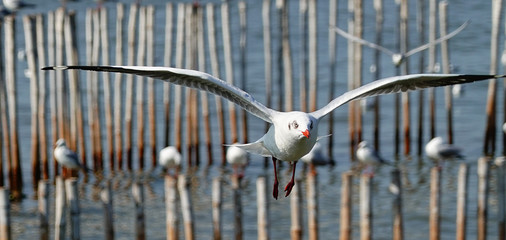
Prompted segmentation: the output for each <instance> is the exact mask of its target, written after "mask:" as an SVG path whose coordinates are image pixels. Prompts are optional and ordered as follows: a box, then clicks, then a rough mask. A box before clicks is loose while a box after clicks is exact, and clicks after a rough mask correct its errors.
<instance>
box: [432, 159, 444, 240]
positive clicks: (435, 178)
mask: <svg viewBox="0 0 506 240" xmlns="http://www.w3.org/2000/svg"><path fill="white" fill-rule="evenodd" d="M439 209H441V174H440V170H439V167H437V166H436V167H432V168H431V170H430V207H429V225H430V231H429V236H430V239H431V240H438V239H440V222H439V218H440V217H439Z"/></svg>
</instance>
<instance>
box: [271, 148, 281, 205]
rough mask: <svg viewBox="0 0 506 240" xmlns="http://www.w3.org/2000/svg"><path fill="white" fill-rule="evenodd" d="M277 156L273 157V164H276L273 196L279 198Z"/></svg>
mask: <svg viewBox="0 0 506 240" xmlns="http://www.w3.org/2000/svg"><path fill="white" fill-rule="evenodd" d="M276 160H277V159H276V158H275V157H272V164H273V165H274V185H273V186H272V196H273V197H274V199H276V200H277V199H278V185H279V182H278V171H277V169H276Z"/></svg>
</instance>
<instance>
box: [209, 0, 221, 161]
mask: <svg viewBox="0 0 506 240" xmlns="http://www.w3.org/2000/svg"><path fill="white" fill-rule="evenodd" d="M206 13H207V32H208V44H209V60H210V62H211V70H212V73H213V75H214V76H216V77H220V68H219V65H218V53H217V52H218V51H217V49H216V29H215V24H214V22H215V19H214V5H213V4H211V3H208V4H207V5H206ZM214 101H215V103H216V117H217V120H218V127H219V129H220V146H221V165H225V163H226V158H225V154H226V148H225V143H226V134H225V117H224V116H223V103H222V99H221V98H220V97H218V96H215V98H214Z"/></svg>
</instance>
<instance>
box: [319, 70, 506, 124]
mask: <svg viewBox="0 0 506 240" xmlns="http://www.w3.org/2000/svg"><path fill="white" fill-rule="evenodd" d="M502 77H504V75H502V76H498V75H464V74H412V75H404V76H396V77H389V78H384V79H380V80H377V81H374V82H371V83H369V84H366V85H364V86H361V87H359V88H356V89H353V90H351V91H348V92H346V93H344V94H343V95H341V96H339V97H337V98H335V99H334V100H332V101H331V102H330V103H328V104H327V105H326V106H324V107H323V108H321V109H319V110H317V111H315V112H312V113H311V115H313V116H314V117H315V118H317V119H319V118H321V117H323V116H325V115H327V114H328V113H329V112H331V111H332V110H334V109H336V108H337V107H339V106H341V105H343V104H345V103H347V102H349V101H351V100H356V99H361V98H365V97H369V96H375V95H381V94H388V93H397V92H406V91H409V90H416V89H422V88H429V87H439V86H446V85H452V84H459V83H469V82H474V81H480V80H486V79H490V78H502Z"/></svg>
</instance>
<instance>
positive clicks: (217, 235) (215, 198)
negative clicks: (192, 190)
mask: <svg viewBox="0 0 506 240" xmlns="http://www.w3.org/2000/svg"><path fill="white" fill-rule="evenodd" d="M207 6H209V5H207ZM212 186H213V187H212V209H213V210H212V212H213V239H214V240H220V239H221V204H222V201H221V197H222V193H221V179H220V178H219V177H216V178H214V179H213V185H212Z"/></svg>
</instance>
